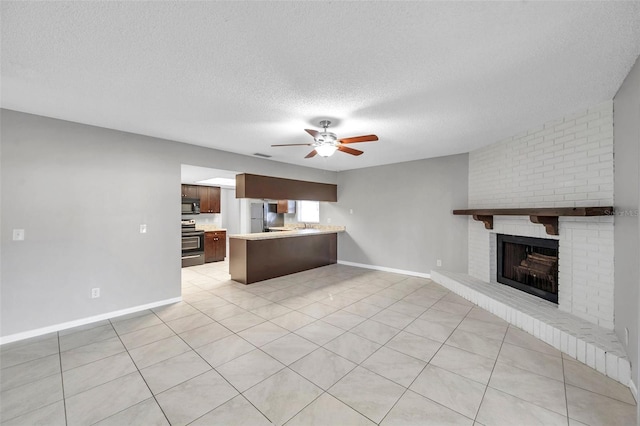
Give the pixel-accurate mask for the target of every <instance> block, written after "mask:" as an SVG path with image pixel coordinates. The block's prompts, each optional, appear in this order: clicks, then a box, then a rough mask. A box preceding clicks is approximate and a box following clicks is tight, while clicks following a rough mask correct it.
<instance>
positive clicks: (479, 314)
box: [467, 306, 509, 325]
mask: <svg viewBox="0 0 640 426" xmlns="http://www.w3.org/2000/svg"><path fill="white" fill-rule="evenodd" d="M467 318H473V319H477V320H480V321H485V322H491V323H494V324H499V325H509V323H508V322H506V321H505V320H503V319H502V318H500V317H498V316H496V315H493V314H492V313H490V312H488V311H485V310H484V309H482V308H479V307H477V306H474V307H473V309H471V311H469V313H468V314H467Z"/></svg>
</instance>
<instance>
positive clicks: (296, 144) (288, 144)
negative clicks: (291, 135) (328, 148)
mask: <svg viewBox="0 0 640 426" xmlns="http://www.w3.org/2000/svg"><path fill="white" fill-rule="evenodd" d="M271 146H311V144H310V143H285V144H280V145H271Z"/></svg>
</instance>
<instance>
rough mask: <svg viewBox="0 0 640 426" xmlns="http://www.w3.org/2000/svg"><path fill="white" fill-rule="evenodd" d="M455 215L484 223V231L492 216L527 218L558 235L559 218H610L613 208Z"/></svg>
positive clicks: (457, 212)
mask: <svg viewBox="0 0 640 426" xmlns="http://www.w3.org/2000/svg"><path fill="white" fill-rule="evenodd" d="M453 214H455V215H470V216H473V218H474V219H475V220H478V221H481V222H484V227H485V229H493V216H529V219H530V220H531V222H533V223H539V224H541V225H544V228H545V230H546V231H547V234H549V235H558V217H560V216H610V215H613V214H614V212H613V207H548V208H520V209H467V210H454V211H453Z"/></svg>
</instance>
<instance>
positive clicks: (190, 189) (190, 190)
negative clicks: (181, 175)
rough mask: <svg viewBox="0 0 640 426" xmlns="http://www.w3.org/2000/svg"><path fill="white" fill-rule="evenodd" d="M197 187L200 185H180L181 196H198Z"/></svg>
mask: <svg viewBox="0 0 640 426" xmlns="http://www.w3.org/2000/svg"><path fill="white" fill-rule="evenodd" d="M198 188H200V187H199V186H196V185H182V196H183V197H185V198H200V193H199V191H198Z"/></svg>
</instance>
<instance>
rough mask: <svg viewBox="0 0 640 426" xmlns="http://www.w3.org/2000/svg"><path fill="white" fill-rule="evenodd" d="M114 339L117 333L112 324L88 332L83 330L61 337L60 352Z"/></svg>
mask: <svg viewBox="0 0 640 426" xmlns="http://www.w3.org/2000/svg"><path fill="white" fill-rule="evenodd" d="M112 337H116V332H115V330H114V329H113V327H112V326H111V324H106V325H103V326H100V327H93V328H90V329H88V330H82V331H78V332H76V333H72V334H66V335H64V336H60V351H62V352H64V351H68V350H71V349H75V348H78V347H80V346H85V345H89V344H91V343H96V342H101V341H103V340H107V339H110V338H112Z"/></svg>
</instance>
